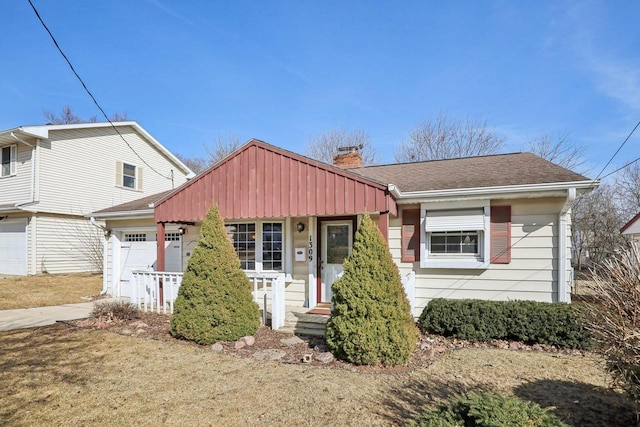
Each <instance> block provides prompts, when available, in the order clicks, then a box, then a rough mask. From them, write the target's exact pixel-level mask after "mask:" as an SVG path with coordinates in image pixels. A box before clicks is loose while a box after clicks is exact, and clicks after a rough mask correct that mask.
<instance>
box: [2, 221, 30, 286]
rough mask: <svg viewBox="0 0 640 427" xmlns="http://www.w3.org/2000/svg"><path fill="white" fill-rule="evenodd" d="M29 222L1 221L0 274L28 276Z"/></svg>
mask: <svg viewBox="0 0 640 427" xmlns="http://www.w3.org/2000/svg"><path fill="white" fill-rule="evenodd" d="M26 229H27V220H25V219H14V220H8V219H5V220H3V221H0V274H15V275H19V276H26V275H27V232H26Z"/></svg>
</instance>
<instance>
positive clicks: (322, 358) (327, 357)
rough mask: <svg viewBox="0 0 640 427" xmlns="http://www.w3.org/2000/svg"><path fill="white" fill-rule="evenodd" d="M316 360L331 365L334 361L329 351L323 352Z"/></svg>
mask: <svg viewBox="0 0 640 427" xmlns="http://www.w3.org/2000/svg"><path fill="white" fill-rule="evenodd" d="M316 360H317V361H318V362H321V363H331V362H333V361H334V360H335V357H334V356H333V354H331V352H330V351H325V352H324V353H320V354H319V355H317V356H316Z"/></svg>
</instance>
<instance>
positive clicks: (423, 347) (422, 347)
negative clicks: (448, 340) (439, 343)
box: [420, 342, 431, 350]
mask: <svg viewBox="0 0 640 427" xmlns="http://www.w3.org/2000/svg"><path fill="white" fill-rule="evenodd" d="M430 348H431V344H429V343H428V342H421V343H420V350H427V349H430Z"/></svg>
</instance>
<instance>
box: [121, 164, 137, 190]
mask: <svg viewBox="0 0 640 427" xmlns="http://www.w3.org/2000/svg"><path fill="white" fill-rule="evenodd" d="M127 165H129V166H133V168H134V169H133V187H129V186H128V185H125V183H124V181H125V177H130V175H127V174H125V173H124V170H125V166H127ZM122 188H126V189H129V190H136V189H137V188H138V165H136V164H133V163H129V162H122Z"/></svg>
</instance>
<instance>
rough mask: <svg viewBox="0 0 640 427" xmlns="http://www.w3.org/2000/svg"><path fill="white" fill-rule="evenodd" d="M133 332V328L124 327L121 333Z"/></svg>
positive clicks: (128, 333)
mask: <svg viewBox="0 0 640 427" xmlns="http://www.w3.org/2000/svg"><path fill="white" fill-rule="evenodd" d="M131 332H132V331H131V329H129V328H124V329H123V330H122V332H121V333H122V334H123V335H131Z"/></svg>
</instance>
